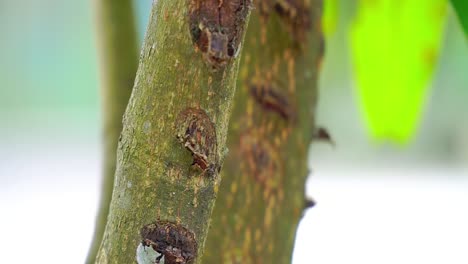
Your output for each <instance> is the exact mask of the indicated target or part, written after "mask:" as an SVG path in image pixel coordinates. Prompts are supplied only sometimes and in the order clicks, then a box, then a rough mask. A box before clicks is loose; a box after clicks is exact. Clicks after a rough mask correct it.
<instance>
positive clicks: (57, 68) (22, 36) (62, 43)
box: [0, 0, 468, 141]
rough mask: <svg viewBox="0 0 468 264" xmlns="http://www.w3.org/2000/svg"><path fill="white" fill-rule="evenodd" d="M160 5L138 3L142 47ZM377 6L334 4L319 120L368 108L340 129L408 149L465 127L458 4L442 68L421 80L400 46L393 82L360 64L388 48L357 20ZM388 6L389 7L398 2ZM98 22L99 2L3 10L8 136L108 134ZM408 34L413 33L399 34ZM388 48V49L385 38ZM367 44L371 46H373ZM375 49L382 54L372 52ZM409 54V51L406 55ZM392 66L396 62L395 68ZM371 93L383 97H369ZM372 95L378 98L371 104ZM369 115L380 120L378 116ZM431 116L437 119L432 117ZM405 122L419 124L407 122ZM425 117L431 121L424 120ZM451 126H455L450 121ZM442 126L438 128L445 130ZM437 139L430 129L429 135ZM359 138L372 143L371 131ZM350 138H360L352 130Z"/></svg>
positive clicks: (0, 97) (46, 2)
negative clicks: (66, 129)
mask: <svg viewBox="0 0 468 264" xmlns="http://www.w3.org/2000/svg"><path fill="white" fill-rule="evenodd" d="M380 1H383V0H380ZM407 1H408V0H407ZM412 1H413V2H414V1H417V0H412ZM421 1H422V2H425V3H436V2H437V3H439V2H444V1H440V0H431V1H425V0H421ZM421 1H419V2H421ZM151 2H152V1H150V0H137V1H135V4H136V10H137V12H138V15H137V17H138V20H139V28H138V30H139V33H140V34H139V35H140V40H142V39H143V34H144V31H145V27H146V21H147V19H148V13H149V9H150V5H151ZM375 2H379V1H345V0H341V1H339V0H328V1H327V4H329V6H331V7H332V8H331V9H330V8H326V11H325V12H326V14H329V13H332V14H333V13H334V14H335V18H334V19H331V20H330V21H329V22H326V21H325V31H326V33H327V36H328V37H327V49H326V58H325V66H324V69H323V71H322V75H321V80H320V85H321V94H322V98H321V100H320V101H319V119H324V118H325V119H327V120H326V122H325V123H327V124H338V121H339V120H341V119H340V118H339V115H343V114H345V115H346V114H350V113H353V115H354V111H355V110H354V109H363V111H361V112H360V115H361V117H360V118H358V119H353V118H354V117H353V118H348V119H346V120H345V121H343V122H341V121H340V122H341V123H340V125H339V126H336V127H335V131H336V130H341V129H342V128H343V127H345V128H346V127H356V125H357V126H361V127H370V128H374V130H372V129H371V131H374V133H370V134H374V135H377V136H378V137H390V138H394V139H397V140H399V141H404V140H405V139H406V138H408V137H409V135H410V134H413V133H416V134H415V135H416V136H418V135H419V133H420V131H421V130H417V129H416V130H415V128H418V127H420V126H419V123H421V122H424V118H433V117H434V118H437V115H440V116H441V117H442V116H443V118H439V119H438V120H439V121H440V122H445V123H449V122H453V124H459V125H462V124H466V121H465V120H466V118H464V114H465V113H464V112H463V111H466V109H467V108H466V107H463V106H464V105H466V103H465V102H466V99H467V98H468V89H467V87H468V74H466V72H467V68H468V47H467V46H468V45H467V41H466V38H465V36H464V34H463V31H462V27H461V25H460V24H459V22H458V21H457V19H456V16H455V13H454V11H453V9H452V7H451V6H450V5H449V6H448V8H447V11H446V12H445V13H446V14H447V15H446V16H445V17H444V21H443V23H444V25H443V26H441V25H439V24H437V28H436V30H439V31H441V30H442V29H443V30H444V33H443V34H442V33H441V32H438V33H437V34H436V36H435V39H437V38H439V39H440V40H439V41H437V40H434V41H432V42H431V43H434V47H435V49H436V50H437V46H438V45H439V43H440V47H441V49H440V52H435V53H434V54H430V55H431V56H429V57H430V59H431V61H433V62H434V65H433V67H431V69H426V70H425V73H424V74H422V75H421V74H420V73H418V71H419V70H417V69H416V70H415V69H414V68H411V67H413V66H414V65H413V64H412V63H410V58H409V56H410V55H412V54H413V53H414V52H415V49H416V48H415V47H413V46H411V45H402V44H401V43H400V44H398V46H397V48H396V49H395V48H394V49H392V50H391V52H389V53H386V54H385V56H383V57H382V58H379V63H381V64H389V65H390V64H391V65H392V67H391V68H392V69H394V71H393V72H392V74H388V75H387V76H386V77H385V78H386V79H385V80H384V79H382V77H381V76H383V75H382V74H380V75H379V74H377V73H378V71H379V70H383V69H380V68H379V65H373V64H371V63H367V62H366V61H364V60H362V61H361V63H359V61H360V59H359V56H362V54H364V55H365V56H368V57H369V58H371V59H372V58H374V59H375V57H376V56H378V55H379V54H378V51H379V49H380V48H381V45H379V44H374V42H371V41H375V38H381V37H382V34H383V33H381V32H377V31H375V28H371V27H368V28H367V29H364V28H362V29H361V31H358V30H357V29H356V26H357V24H356V23H357V22H356V21H359V20H357V17H356V14H361V13H363V12H364V11H363V10H362V8H363V6H364V4H366V5H367V4H372V3H375ZM383 2H389V0H387V1H383ZM396 2H399V3H403V2H405V1H403V2H400V1H392V3H394V4H393V5H394V6H395V7H396V9H395V8H393V9H392V10H393V11H392V12H393V13H392V12H390V13H389V14H390V15H391V14H397V13H398V12H397V11H395V10H400V9H398V8H397V7H398V5H397V4H396ZM330 3H331V5H330ZM414 8H415V7H414V6H408V7H407V8H406V9H405V10H407V11H408V10H409V11H408V12H409V13H411V10H413V9H414ZM388 10H390V9H388ZM388 10H387V11H388ZM421 10H422V9H421ZM376 12H377V11H376ZM367 13H369V12H367ZM371 13H372V12H371ZM387 13H388V12H387ZM387 13H386V11H383V13H376V14H375V16H374V17H377V15H378V16H380V17H381V18H382V19H381V20H385V19H386V18H387V17H386V16H388V14H387ZM420 13H421V12H420ZM327 17H328V18H327ZM329 17H330V15H326V17H325V19H329ZM411 18H412V17H409V16H408V15H407V16H406V17H405V18H404V19H405V20H401V21H399V23H400V24H399V27H398V29H400V31H401V32H400V31H398V32H393V33H395V37H394V38H393V39H392V38H388V37H387V38H386V41H387V40H388V41H389V43H388V45H390V44H397V43H398V40H399V38H401V37H403V38H409V37H412V31H410V30H407V31H404V32H403V30H404V29H407V28H409V27H410V26H411V25H413V24H414V25H417V26H418V27H422V26H423V24H424V21H425V20H421V17H415V19H418V21H412V20H411ZM369 19H370V18H369ZM374 19H375V18H374ZM387 22H389V23H390V22H391V21H387ZM416 22H418V23H416ZM93 23H94V21H93V17H92V1H71V0H67V1H63V0H43V1H34V0H25V1H21V2H18V1H6V2H5V1H2V2H1V3H0V36H1V41H0V58H1V62H0V80H1V82H2V87H1V88H0V118H1V121H2V122H1V123H0V126H1V127H2V130H3V134H5V133H9V134H16V133H18V132H17V131H18V130H17V129H16V130H15V129H12V128H13V127H17V126H15V124H17V125H18V124H20V125H19V126H20V127H25V128H26V127H28V126H29V127H34V126H41V125H43V127H48V128H50V129H57V128H60V127H61V126H68V125H72V126H73V127H74V128H73V129H72V130H73V131H77V132H78V133H79V131H81V132H84V131H86V129H87V127H89V126H91V127H99V122H100V121H99V120H100V113H99V110H100V109H99V88H98V87H99V78H98V68H97V54H96V49H95V44H96V43H95V36H94V34H95V32H94V27H93ZM362 23H364V22H362ZM362 23H361V24H362ZM366 23H368V24H372V23H374V27H377V26H378V25H377V24H375V23H376V22H375V21H374V20H369V21H368V22H366ZM439 28H440V29H439ZM385 30H394V28H392V27H388V28H386V29H385ZM394 31H395V30H394ZM400 33H401V34H403V33H404V34H403V35H398V34H400ZM379 34H380V35H379ZM434 34H435V33H434ZM426 35H427V34H426ZM429 35H431V33H429ZM366 38H369V42H366ZM379 41H380V42H381V43H382V40H379ZM405 41H406V42H407V43H411V40H408V39H405ZM384 42H385V41H384ZM366 43H367V46H364V45H366ZM351 44H353V45H351ZM388 45H387V46H388ZM357 46H359V47H360V48H357ZM353 47H354V48H353ZM372 47H374V48H375V49H371V48H372ZM405 48H408V49H407V50H401V49H405ZM410 48H411V49H410ZM397 53H398V54H397ZM359 54H361V55H359ZM437 54H440V56H437ZM351 55H353V56H351ZM384 59H387V60H391V62H387V61H386V60H384ZM356 65H358V66H359V65H360V66H359V68H356V67H355V66H356ZM400 66H401V67H400ZM432 68H433V69H432ZM356 73H357V74H356ZM403 75H404V76H403ZM366 76H367V77H366ZM414 76H416V77H418V78H419V77H420V78H422V79H423V80H420V81H417V82H408V83H405V84H403V83H401V81H402V80H407V79H411V78H412V77H414ZM421 76H422V77H421ZM369 77H371V78H373V80H372V81H371V82H368V83H366V82H364V81H362V80H363V79H365V78H369ZM398 78H403V79H401V80H400V79H398ZM431 80H432V82H431ZM379 82H380V83H379ZM356 84H358V85H356ZM436 86H437V87H436ZM430 87H435V88H436V92H435V91H434V90H431V89H429V88H430ZM369 88H375V89H373V90H372V89H371V90H370V92H369ZM411 89H413V90H415V91H418V92H417V95H414V96H413V95H411V93H410V94H409V95H408V96H409V97H411V96H413V99H414V98H419V99H417V100H416V99H414V100H413V99H411V100H410V101H408V100H406V99H405V100H403V99H404V97H405V96H406V95H405V92H408V91H411ZM357 91H359V93H357ZM376 91H377V92H378V94H377V95H372V96H370V97H369V96H367V95H368V94H369V93H374V94H375V92H376ZM385 91H392V92H393V95H392V96H386V95H385V93H384V92H385ZM379 93H381V94H379ZM434 93H435V94H437V96H438V98H437V99H443V98H447V99H446V100H445V101H444V102H440V101H437V102H435V101H434V100H432V99H434ZM382 95H384V96H383V98H380V99H375V96H377V97H378V96H380V97H382ZM343 96H346V100H345V101H343V100H342V99H340V98H343ZM367 97H369V98H368V99H366V98H367ZM381 100H382V101H381ZM395 100H396V101H395ZM398 100H400V102H399V101H398ZM418 100H419V101H418ZM343 102H345V103H343ZM369 102H370V103H369ZM381 102H382V103H381ZM433 104H443V105H439V107H440V108H439V107H436V108H437V109H441V110H440V111H444V112H443V113H433V112H432V111H434V110H431V109H433V108H434V106H433ZM431 105H432V106H431ZM423 106H426V107H423ZM350 109H353V110H352V111H353V112H350V111H349V110H350ZM369 109H370V110H369ZM379 109H380V110H379ZM329 111H331V112H329ZM369 112H370V113H373V114H372V116H371V115H370V114H369ZM421 113H423V114H424V113H425V115H421ZM428 113H430V114H431V115H436V116H433V117H425V116H426V115H427V114H428ZM389 116H392V117H391V118H390V117H389ZM406 116H414V117H409V118H407V119H408V120H406V118H405V117H406ZM420 117H422V118H423V119H422V120H423V121H419V118H420ZM447 118H449V119H452V121H449V120H442V119H447ZM365 120H367V122H366V121H365ZM437 122H438V121H437ZM437 122H436V123H434V124H433V125H434V126H437ZM32 123H33V124H32ZM325 125H326V124H325ZM411 126H413V127H411ZM381 127H384V128H388V127H390V128H392V129H393V128H395V127H406V128H407V127H410V129H409V130H408V129H407V130H406V131H403V132H398V131H397V132H392V131H390V132H392V133H387V132H386V131H384V132H382V133H381V132H379V131H380V130H382V129H381ZM429 127H431V126H429ZM426 128H427V126H426V127H424V126H422V128H421V129H426ZM384 130H385V129H384ZM351 131H352V130H351ZM359 131H361V129H359ZM408 131H410V132H408ZM414 131H415V132H414ZM463 131H464V130H463ZM433 132H434V131H424V133H433ZM85 133H86V132H85ZM360 133H362V134H363V135H368V133H367V132H364V131H361V132H360ZM399 133H400V134H399ZM424 133H423V134H424ZM349 137H353V133H352V132H350V134H349ZM344 140H347V139H344Z"/></svg>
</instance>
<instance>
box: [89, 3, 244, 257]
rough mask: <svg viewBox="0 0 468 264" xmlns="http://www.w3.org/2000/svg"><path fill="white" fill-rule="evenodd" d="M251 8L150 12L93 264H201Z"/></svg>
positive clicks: (170, 7) (202, 6)
mask: <svg viewBox="0 0 468 264" xmlns="http://www.w3.org/2000/svg"><path fill="white" fill-rule="evenodd" d="M250 4H251V3H250V1H248V0H234V1H224V2H223V1H221V2H219V1H218V0H191V1H187V0H158V1H156V2H154V3H153V7H152V11H151V17H150V22H149V26H148V29H147V32H146V37H145V40H144V44H143V48H142V51H141V55H140V64H139V68H138V71H137V75H136V79H135V84H134V88H133V91H132V96H131V98H130V101H129V104H128V107H127V110H126V112H125V115H124V118H123V131H122V134H121V137H120V140H119V147H118V151H117V168H116V173H115V183H114V190H113V194H112V201H111V205H110V213H109V215H108V221H107V225H106V230H105V233H104V239H103V241H102V243H101V246H100V248H99V252H98V255H97V259H96V262H97V263H133V262H134V261H135V259H136V258H137V259H139V260H140V262H142V263H146V262H145V261H148V262H154V261H155V260H156V259H152V260H145V259H144V256H143V255H145V254H146V252H148V251H149V249H150V248H153V249H154V250H155V251H157V252H158V253H159V254H162V257H164V261H165V263H166V264H171V263H200V259H201V255H202V252H203V248H204V242H205V239H206V234H207V231H208V225H209V220H210V217H211V212H212V209H213V206H214V202H215V198H216V195H217V193H218V190H219V184H220V181H221V177H220V175H219V169H220V168H221V166H222V162H223V160H224V156H225V154H226V147H225V142H226V136H227V128H228V123H229V116H230V112H231V105H232V100H233V97H234V91H235V83H236V77H237V69H238V64H239V57H238V56H237V55H238V54H239V53H240V52H239V49H240V43H241V42H242V40H243V37H244V28H245V25H246V23H247V20H248V14H249V13H250V8H251V7H250ZM143 246H145V250H143V251H142V250H139V249H140V248H141V247H143ZM137 251H138V254H137ZM136 255H138V256H136ZM160 257H161V256H159V257H158V260H159V258H160Z"/></svg>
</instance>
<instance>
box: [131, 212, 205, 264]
mask: <svg viewBox="0 0 468 264" xmlns="http://www.w3.org/2000/svg"><path fill="white" fill-rule="evenodd" d="M140 234H141V237H142V241H141V243H142V245H143V246H145V247H152V248H153V249H154V250H155V251H156V252H158V253H160V254H161V255H160V256H158V257H157V258H156V260H155V263H160V261H161V259H162V258H163V257H164V263H166V264H191V263H194V260H195V258H196V257H197V241H196V240H195V235H194V234H193V232H191V231H190V230H188V229H186V228H185V227H183V226H181V225H180V224H176V223H172V222H169V221H157V222H155V223H152V224H148V225H145V226H143V228H142V229H141V231H140Z"/></svg>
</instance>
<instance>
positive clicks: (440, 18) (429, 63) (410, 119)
mask: <svg viewBox="0 0 468 264" xmlns="http://www.w3.org/2000/svg"><path fill="white" fill-rule="evenodd" d="M446 6H447V5H446V0H400V1H395V0H360V1H359V4H358V8H357V15H356V17H355V20H354V21H353V24H352V26H351V32H350V44H351V50H352V56H353V63H354V70H355V73H356V79H357V87H358V95H359V101H360V108H361V112H362V113H363V115H364V119H365V120H366V123H367V126H368V128H369V131H370V133H371V134H372V135H373V136H374V138H376V139H378V140H391V141H393V142H399V143H406V142H407V141H408V140H409V139H410V138H411V136H412V135H413V134H414V132H415V130H416V127H417V124H418V121H419V119H420V116H421V112H422V107H423V105H424V101H425V97H426V96H427V95H426V94H427V88H428V86H429V84H430V79H431V76H432V74H433V71H434V67H435V65H436V62H437V59H438V55H439V50H440V44H441V38H442V32H443V26H444V21H445V16H446Z"/></svg>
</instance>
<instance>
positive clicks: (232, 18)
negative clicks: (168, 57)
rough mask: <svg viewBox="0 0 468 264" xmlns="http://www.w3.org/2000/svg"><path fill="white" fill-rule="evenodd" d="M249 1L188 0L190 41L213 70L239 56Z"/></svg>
mask: <svg viewBox="0 0 468 264" xmlns="http://www.w3.org/2000/svg"><path fill="white" fill-rule="evenodd" d="M250 5H251V0H190V6H189V24H190V32H191V35H192V40H193V42H194V43H195V45H196V47H197V48H198V49H199V50H200V51H201V52H202V53H203V58H204V60H205V61H206V62H207V64H208V65H210V66H211V67H212V69H214V70H217V69H219V68H222V67H224V66H225V65H226V64H227V63H228V62H229V61H230V60H231V58H233V57H235V56H236V55H237V54H238V51H239V49H240V42H241V39H242V35H243V32H244V28H245V19H246V17H247V14H248V12H249V8H250Z"/></svg>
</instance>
